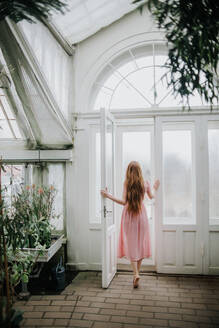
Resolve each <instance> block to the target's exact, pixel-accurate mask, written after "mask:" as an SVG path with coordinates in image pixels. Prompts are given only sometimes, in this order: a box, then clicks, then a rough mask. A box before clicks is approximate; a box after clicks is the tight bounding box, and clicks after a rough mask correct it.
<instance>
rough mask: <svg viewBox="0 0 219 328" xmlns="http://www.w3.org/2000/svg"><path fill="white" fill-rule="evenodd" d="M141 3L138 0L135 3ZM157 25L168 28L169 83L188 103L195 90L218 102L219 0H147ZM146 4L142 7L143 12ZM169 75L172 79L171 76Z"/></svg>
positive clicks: (202, 96) (208, 101)
mask: <svg viewBox="0 0 219 328" xmlns="http://www.w3.org/2000/svg"><path fill="white" fill-rule="evenodd" d="M137 2H141V0H135V1H133V3H137ZM146 3H147V6H148V8H149V10H150V12H151V13H152V15H153V17H154V19H155V21H156V23H157V25H158V27H159V28H160V29H164V30H165V36H166V39H167V41H168V45H169V51H168V60H167V63H166V65H167V66H168V67H170V71H169V73H170V74H168V73H167V74H166V75H165V77H166V78H167V79H168V86H171V87H172V88H173V93H174V95H175V96H177V95H180V96H181V98H182V101H183V103H187V104H188V105H189V96H190V95H193V94H194V91H195V90H196V91H197V92H198V93H199V95H200V96H201V98H202V99H203V100H205V101H206V102H207V103H209V104H210V105H211V106H212V105H214V104H217V103H218V72H217V70H218V53H219V2H218V1H214V0H187V1H183V0H165V1H163V0H148V1H147V2H146ZM142 7H143V5H141V7H140V9H141V11H142ZM168 76H169V77H170V78H168Z"/></svg>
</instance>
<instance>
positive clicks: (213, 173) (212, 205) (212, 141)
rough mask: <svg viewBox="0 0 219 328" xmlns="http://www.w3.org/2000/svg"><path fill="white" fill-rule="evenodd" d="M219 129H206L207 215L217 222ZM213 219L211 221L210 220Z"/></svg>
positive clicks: (218, 202) (218, 201)
mask: <svg viewBox="0 0 219 328" xmlns="http://www.w3.org/2000/svg"><path fill="white" fill-rule="evenodd" d="M218 141H219V129H209V130H208V153H209V217H210V222H211V223H212V224H219V143H218ZM212 220H213V221H212Z"/></svg>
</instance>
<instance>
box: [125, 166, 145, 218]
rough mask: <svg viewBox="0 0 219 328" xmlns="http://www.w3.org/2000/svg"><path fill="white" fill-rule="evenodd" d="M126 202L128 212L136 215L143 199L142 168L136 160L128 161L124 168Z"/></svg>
mask: <svg viewBox="0 0 219 328" xmlns="http://www.w3.org/2000/svg"><path fill="white" fill-rule="evenodd" d="M125 183H126V191H127V192H126V202H127V203H128V212H129V213H130V214H133V215H137V214H138V213H139V212H140V210H141V203H142V201H143V199H144V194H145V185H144V179H143V176H142V170H141V167H140V165H139V163H138V162H135V161H132V162H130V163H129V165H128V167H127V170H126V181H125Z"/></svg>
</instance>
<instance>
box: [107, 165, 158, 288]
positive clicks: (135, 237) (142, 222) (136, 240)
mask: <svg viewBox="0 0 219 328" xmlns="http://www.w3.org/2000/svg"><path fill="white" fill-rule="evenodd" d="M159 185H160V182H159V180H156V181H155V183H154V186H153V188H154V191H156V190H157V189H158V188H159ZM145 193H147V195H148V197H149V198H150V199H152V198H154V195H153V194H152V192H151V188H150V185H149V183H148V181H146V182H144V179H143V176H142V171H141V167H140V165H139V163H138V162H135V161H133V162H130V163H129V165H128V168H127V170H126V178H125V182H124V185H123V196H122V200H120V199H117V198H115V197H114V196H113V195H110V194H109V193H108V192H107V189H106V190H101V194H102V196H103V197H106V198H109V199H111V200H112V201H114V202H116V203H118V204H120V205H124V208H123V212H122V220H121V228H120V235H119V243H118V257H119V258H121V257H126V258H127V259H129V260H130V262H131V266H132V269H133V273H134V278H133V286H134V288H136V287H138V282H139V279H140V276H139V272H140V267H141V262H142V260H143V258H148V257H150V256H151V245H150V236H149V224H148V217H147V212H146V209H145V206H144V204H143V200H144V196H145Z"/></svg>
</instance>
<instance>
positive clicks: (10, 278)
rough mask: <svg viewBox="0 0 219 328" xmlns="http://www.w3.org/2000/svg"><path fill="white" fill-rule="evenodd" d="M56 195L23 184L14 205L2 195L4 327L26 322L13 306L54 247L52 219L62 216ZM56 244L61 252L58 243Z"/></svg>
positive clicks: (0, 306) (0, 316) (0, 317)
mask: <svg viewBox="0 0 219 328" xmlns="http://www.w3.org/2000/svg"><path fill="white" fill-rule="evenodd" d="M55 194H56V190H55V189H54V187H53V186H50V187H46V186H42V187H36V186H35V185H32V186H31V187H30V186H22V185H21V186H20V189H19V191H18V192H17V193H16V194H15V195H14V196H13V197H12V201H11V205H10V206H9V205H8V204H7V202H6V201H5V197H4V194H3V192H1V194H0V268H1V275H0V294H1V295H2V296H3V295H6V297H4V296H3V297H2V298H1V302H0V326H1V327H2V326H3V327H11V328H14V327H19V322H20V321H21V320H22V312H21V311H17V310H15V309H13V307H12V303H13V295H14V287H15V286H16V285H17V284H18V283H19V282H20V281H21V282H22V286H23V284H26V285H27V283H28V280H29V275H30V274H31V271H32V269H33V266H34V264H35V263H36V262H37V260H38V259H39V257H40V256H42V259H43V260H45V254H44V253H45V252H46V251H47V252H48V250H50V248H51V244H52V231H53V226H52V224H51V218H52V217H53V218H55V217H58V215H56V214H55V213H54V207H53V205H54V198H55ZM60 240H61V238H59V239H58V241H59V245H61V242H60ZM53 245H55V246H56V247H55V248H56V249H58V246H57V243H56V242H53ZM46 255H47V256H46V259H47V258H48V255H50V257H51V256H52V254H51V252H50V254H47V253H46Z"/></svg>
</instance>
